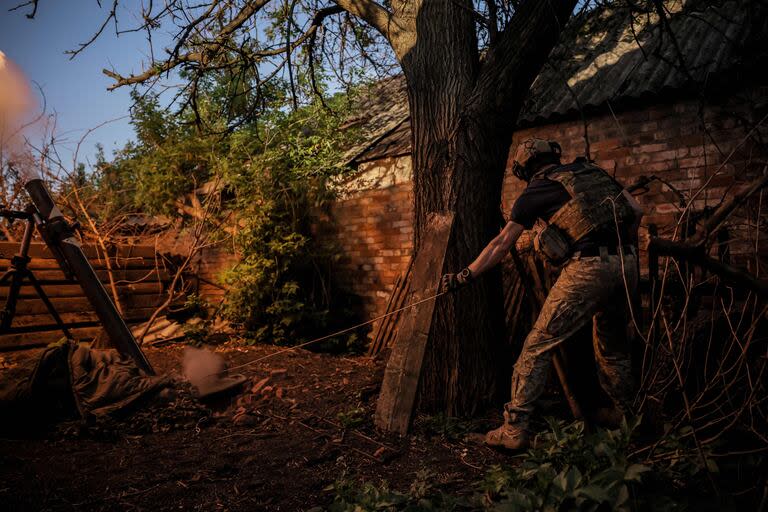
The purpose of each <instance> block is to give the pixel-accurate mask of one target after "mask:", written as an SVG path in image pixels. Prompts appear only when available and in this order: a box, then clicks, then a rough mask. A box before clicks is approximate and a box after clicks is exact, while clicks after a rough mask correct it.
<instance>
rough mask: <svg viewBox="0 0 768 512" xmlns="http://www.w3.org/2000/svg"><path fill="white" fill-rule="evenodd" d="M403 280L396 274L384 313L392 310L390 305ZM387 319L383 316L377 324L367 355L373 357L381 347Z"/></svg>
mask: <svg viewBox="0 0 768 512" xmlns="http://www.w3.org/2000/svg"><path fill="white" fill-rule="evenodd" d="M402 280H403V276H402V274H398V276H397V279H395V285H394V286H393V287H392V293H390V294H389V300H388V301H387V307H386V309H385V310H384V313H386V314H389V313H390V312H391V311H392V310H393V309H392V303H393V302H394V301H395V297H396V296H397V294H398V293H399V292H400V282H401V281H402ZM389 318H390V317H388V316H385V317H384V318H383V319H382V320H381V322H379V326H378V329H376V334H375V335H374V337H373V341H372V342H371V346H370V347H369V348H368V355H369V356H373V355H376V354H378V352H379V347H380V346H381V339H382V338H383V337H384V333H385V332H387V325H389Z"/></svg>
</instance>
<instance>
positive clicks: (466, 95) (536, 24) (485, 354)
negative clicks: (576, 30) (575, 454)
mask: <svg viewBox="0 0 768 512" xmlns="http://www.w3.org/2000/svg"><path fill="white" fill-rule="evenodd" d="M574 3H575V2H573V1H572V0H564V1H563V2H562V4H563V5H562V6H559V11H558V12H559V14H558V16H560V21H559V22H558V19H557V18H556V16H555V14H556V13H555V11H554V10H553V8H552V7H551V5H549V3H547V2H545V3H541V4H540V5H539V3H538V2H527V3H526V4H524V6H523V7H522V8H521V10H520V11H519V12H518V14H516V16H515V18H516V19H517V21H516V22H513V23H512V25H511V26H510V27H508V28H507V31H509V30H512V31H514V33H506V34H502V35H501V38H500V40H499V43H498V45H497V46H498V50H499V51H500V52H506V53H501V54H496V53H494V51H493V48H492V49H491V50H490V51H489V52H488V55H487V58H486V59H485V62H483V63H482V64H481V62H480V59H479V56H478V53H477V47H476V45H477V42H476V41H477V37H476V34H475V28H474V27H475V25H474V20H473V19H472V4H471V2H469V1H467V0H459V1H456V0H450V1H445V0H424V1H423V2H421V3H420V5H419V7H418V10H416V19H415V27H416V34H417V37H416V38H415V40H414V41H413V44H412V45H410V49H409V50H408V51H407V53H405V54H404V55H403V56H402V57H401V65H402V68H403V72H404V74H405V77H406V80H407V83H408V96H409V105H410V112H411V131H412V138H413V139H412V147H413V181H414V198H415V205H414V206H415V219H414V220H415V222H414V225H415V229H414V241H415V247H416V250H418V247H419V245H420V241H421V237H422V233H423V232H422V230H423V228H424V226H425V222H426V218H427V214H429V213H430V212H436V211H444V210H452V211H454V212H455V214H456V216H455V223H454V234H453V237H452V241H451V243H450V244H449V247H448V252H447V254H446V260H445V261H446V263H445V271H448V272H457V271H459V270H460V269H461V268H463V267H465V266H466V265H468V264H469V263H470V262H471V261H472V260H473V259H474V258H475V257H476V256H477V255H478V254H479V252H480V251H481V250H482V248H483V247H484V246H485V245H486V244H487V243H488V242H489V241H490V239H491V238H493V237H494V236H495V235H496V234H498V232H499V229H500V227H501V225H502V221H503V219H502V215H501V210H500V205H501V189H502V182H503V179H504V169H505V167H506V162H507V157H508V153H509V145H510V142H511V136H512V131H513V128H514V124H515V121H516V118H517V115H518V112H519V110H520V106H521V104H522V100H523V99H524V97H525V94H526V93H527V91H528V88H529V87H530V84H531V83H532V81H533V79H534V78H535V76H536V75H537V74H538V72H539V70H540V68H541V66H542V65H543V63H544V62H545V60H546V57H547V55H548V54H549V51H550V50H551V48H552V47H553V46H554V44H555V42H556V41H557V35H558V34H559V28H560V25H561V24H562V21H563V20H565V19H567V16H568V14H569V13H570V12H571V10H572V9H573V4H574ZM548 5H549V6H548ZM568 5H570V7H568ZM410 6H411V7H412V8H413V4H410ZM547 6H548V7H547ZM542 9H545V10H546V13H545V14H542V12H541V11H542ZM563 13H564V14H563ZM505 32H506V31H505ZM526 38H527V39H526ZM517 41H522V44H520V47H519V48H517V47H515V46H514V45H515V44H516V42H517ZM505 45H506V46H505ZM509 45H513V46H512V47H511V48H510V47H509ZM498 80H509V82H508V83H499V82H498ZM500 283H501V278H500V275H499V271H498V270H494V271H492V272H489V274H488V275H486V276H483V277H482V278H481V279H479V280H478V282H477V283H475V284H474V285H473V286H471V287H468V288H465V289H463V290H461V291H460V292H458V293H456V294H452V295H447V296H443V297H441V298H440V299H439V300H438V304H437V307H436V313H435V321H434V324H433V329H432V336H431V338H430V340H429V343H428V347H427V353H426V355H425V361H424V366H423V369H422V377H421V383H420V388H419V397H418V400H419V407H420V408H421V409H422V410H426V411H443V412H445V413H446V414H449V415H464V414H471V413H472V412H474V411H475V410H476V409H477V407H478V406H482V405H485V404H487V403H488V402H489V401H490V400H492V399H494V398H496V397H498V396H499V393H500V392H501V393H502V394H501V396H505V397H506V395H507V394H508V389H509V388H508V385H507V384H506V383H505V384H504V385H500V383H501V382H502V381H501V380H500V379H501V378H502V377H503V376H508V375H509V373H510V372H511V367H512V361H510V360H508V357H505V356H506V355H507V350H506V347H505V346H504V342H503V341H504V339H505V336H504V335H503V328H504V324H503V317H502V303H503V300H502V291H501V286H500ZM506 382H508V380H507V381H506Z"/></svg>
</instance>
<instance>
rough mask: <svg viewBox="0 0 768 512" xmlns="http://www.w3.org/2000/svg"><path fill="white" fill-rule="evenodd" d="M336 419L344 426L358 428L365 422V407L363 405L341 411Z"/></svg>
mask: <svg viewBox="0 0 768 512" xmlns="http://www.w3.org/2000/svg"><path fill="white" fill-rule="evenodd" d="M336 419H337V420H339V423H341V425H342V426H343V427H344V428H356V427H359V426H360V425H362V424H363V423H365V409H363V408H362V407H356V408H354V409H350V410H348V411H347V412H340V413H338V414H337V415H336Z"/></svg>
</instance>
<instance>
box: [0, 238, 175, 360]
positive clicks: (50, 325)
mask: <svg viewBox="0 0 768 512" xmlns="http://www.w3.org/2000/svg"><path fill="white" fill-rule="evenodd" d="M18 250H19V244H17V243H11V242H0V274H3V273H5V271H6V270H7V269H8V267H9V265H10V261H11V258H12V257H13V255H14V254H16V253H17V252H18ZM83 251H84V252H85V254H86V256H87V257H88V259H89V261H90V262H91V265H92V266H93V268H94V269H95V270H96V274H97V275H98V276H99V279H100V280H101V282H102V283H104V287H105V288H106V289H107V291H108V293H109V294H110V297H111V296H112V289H111V287H110V281H109V275H108V274H109V273H108V270H107V261H106V256H105V254H104V253H103V251H101V250H100V249H99V248H97V247H96V246H84V247H83ZM29 256H30V258H31V262H30V264H29V268H30V269H31V270H32V272H33V274H34V275H35V277H36V278H37V279H38V281H40V283H41V285H42V287H43V289H44V290H45V292H46V294H47V295H48V297H49V298H50V299H51V302H52V303H53V305H54V307H55V309H56V311H57V312H58V313H59V315H60V316H61V318H62V320H63V321H64V323H65V324H66V325H67V327H69V329H70V330H71V332H72V334H73V335H74V336H75V337H76V338H78V339H83V340H87V339H92V338H94V337H96V336H98V334H99V332H100V331H101V329H102V328H101V326H100V324H99V322H98V319H97V317H96V314H95V313H94V312H93V309H92V308H91V306H90V303H89V302H88V299H87V298H86V297H85V295H84V294H83V290H82V288H81V287H80V285H79V284H78V283H77V282H76V281H71V280H67V279H66V276H65V275H64V273H63V272H62V270H61V268H60V267H59V265H58V263H57V261H56V259H54V257H53V254H52V253H51V252H50V251H49V250H48V248H47V246H45V244H42V243H33V244H32V246H31V247H30V251H29ZM109 263H110V266H111V267H112V278H113V280H114V283H115V285H116V289H117V295H118V297H119V299H120V303H121V305H122V307H123V317H124V318H125V320H126V321H127V322H128V324H129V325H130V324H135V323H138V322H142V321H145V320H147V319H148V318H149V316H150V315H151V314H152V312H153V311H154V310H155V308H157V306H159V305H160V304H161V303H162V302H163V301H164V300H165V298H166V293H165V292H166V289H167V286H168V283H169V282H170V279H171V276H170V275H169V273H168V271H167V270H166V269H165V268H164V266H163V265H162V263H159V262H158V260H157V259H156V256H155V248H154V247H153V246H149V245H132V246H118V247H114V248H113V249H111V250H110V252H109ZM9 284H10V283H9V282H5V283H3V284H2V285H0V308H2V307H4V305H5V299H6V297H7V296H8V290H9ZM61 337H62V333H61V331H60V330H59V328H58V327H57V325H56V322H55V321H54V319H53V318H52V317H51V315H50V314H49V313H48V310H47V309H46V307H45V304H44V303H43V301H42V300H40V298H39V297H38V296H37V293H36V292H35V289H34V288H33V287H32V286H31V284H30V283H29V282H28V281H25V284H24V286H23V287H22V288H21V293H20V296H19V301H18V303H17V307H16V315H15V317H14V319H13V323H12V324H11V329H10V330H9V331H7V332H4V333H2V334H0V350H8V349H13V348H19V347H29V346H41V345H47V344H48V343H51V342H55V341H57V340H58V339H60V338H61Z"/></svg>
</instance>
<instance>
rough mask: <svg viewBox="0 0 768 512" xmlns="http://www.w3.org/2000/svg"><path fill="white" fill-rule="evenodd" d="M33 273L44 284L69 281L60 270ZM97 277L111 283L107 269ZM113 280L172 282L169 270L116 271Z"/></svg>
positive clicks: (2, 284)
mask: <svg viewBox="0 0 768 512" xmlns="http://www.w3.org/2000/svg"><path fill="white" fill-rule="evenodd" d="M5 270H6V268H5V267H3V266H2V265H0V274H1V273H2V272H5ZM32 273H33V274H34V276H35V277H36V278H37V280H38V281H40V282H41V283H43V284H65V283H67V282H73V281H68V280H67V278H66V276H65V275H64V272H63V271H61V270H60V269H53V270H33V271H32ZM96 275H97V276H98V277H99V280H100V281H101V282H102V283H108V282H109V272H108V271H107V270H106V269H103V270H96ZM112 276H113V279H115V281H116V282H117V284H121V282H122V281H128V282H157V281H162V282H167V281H170V280H171V276H170V274H169V273H168V271H167V270H163V269H155V268H154V267H153V268H149V269H131V270H124V269H116V270H113V271H112ZM0 286H10V282H9V281H7V282H4V283H0Z"/></svg>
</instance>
